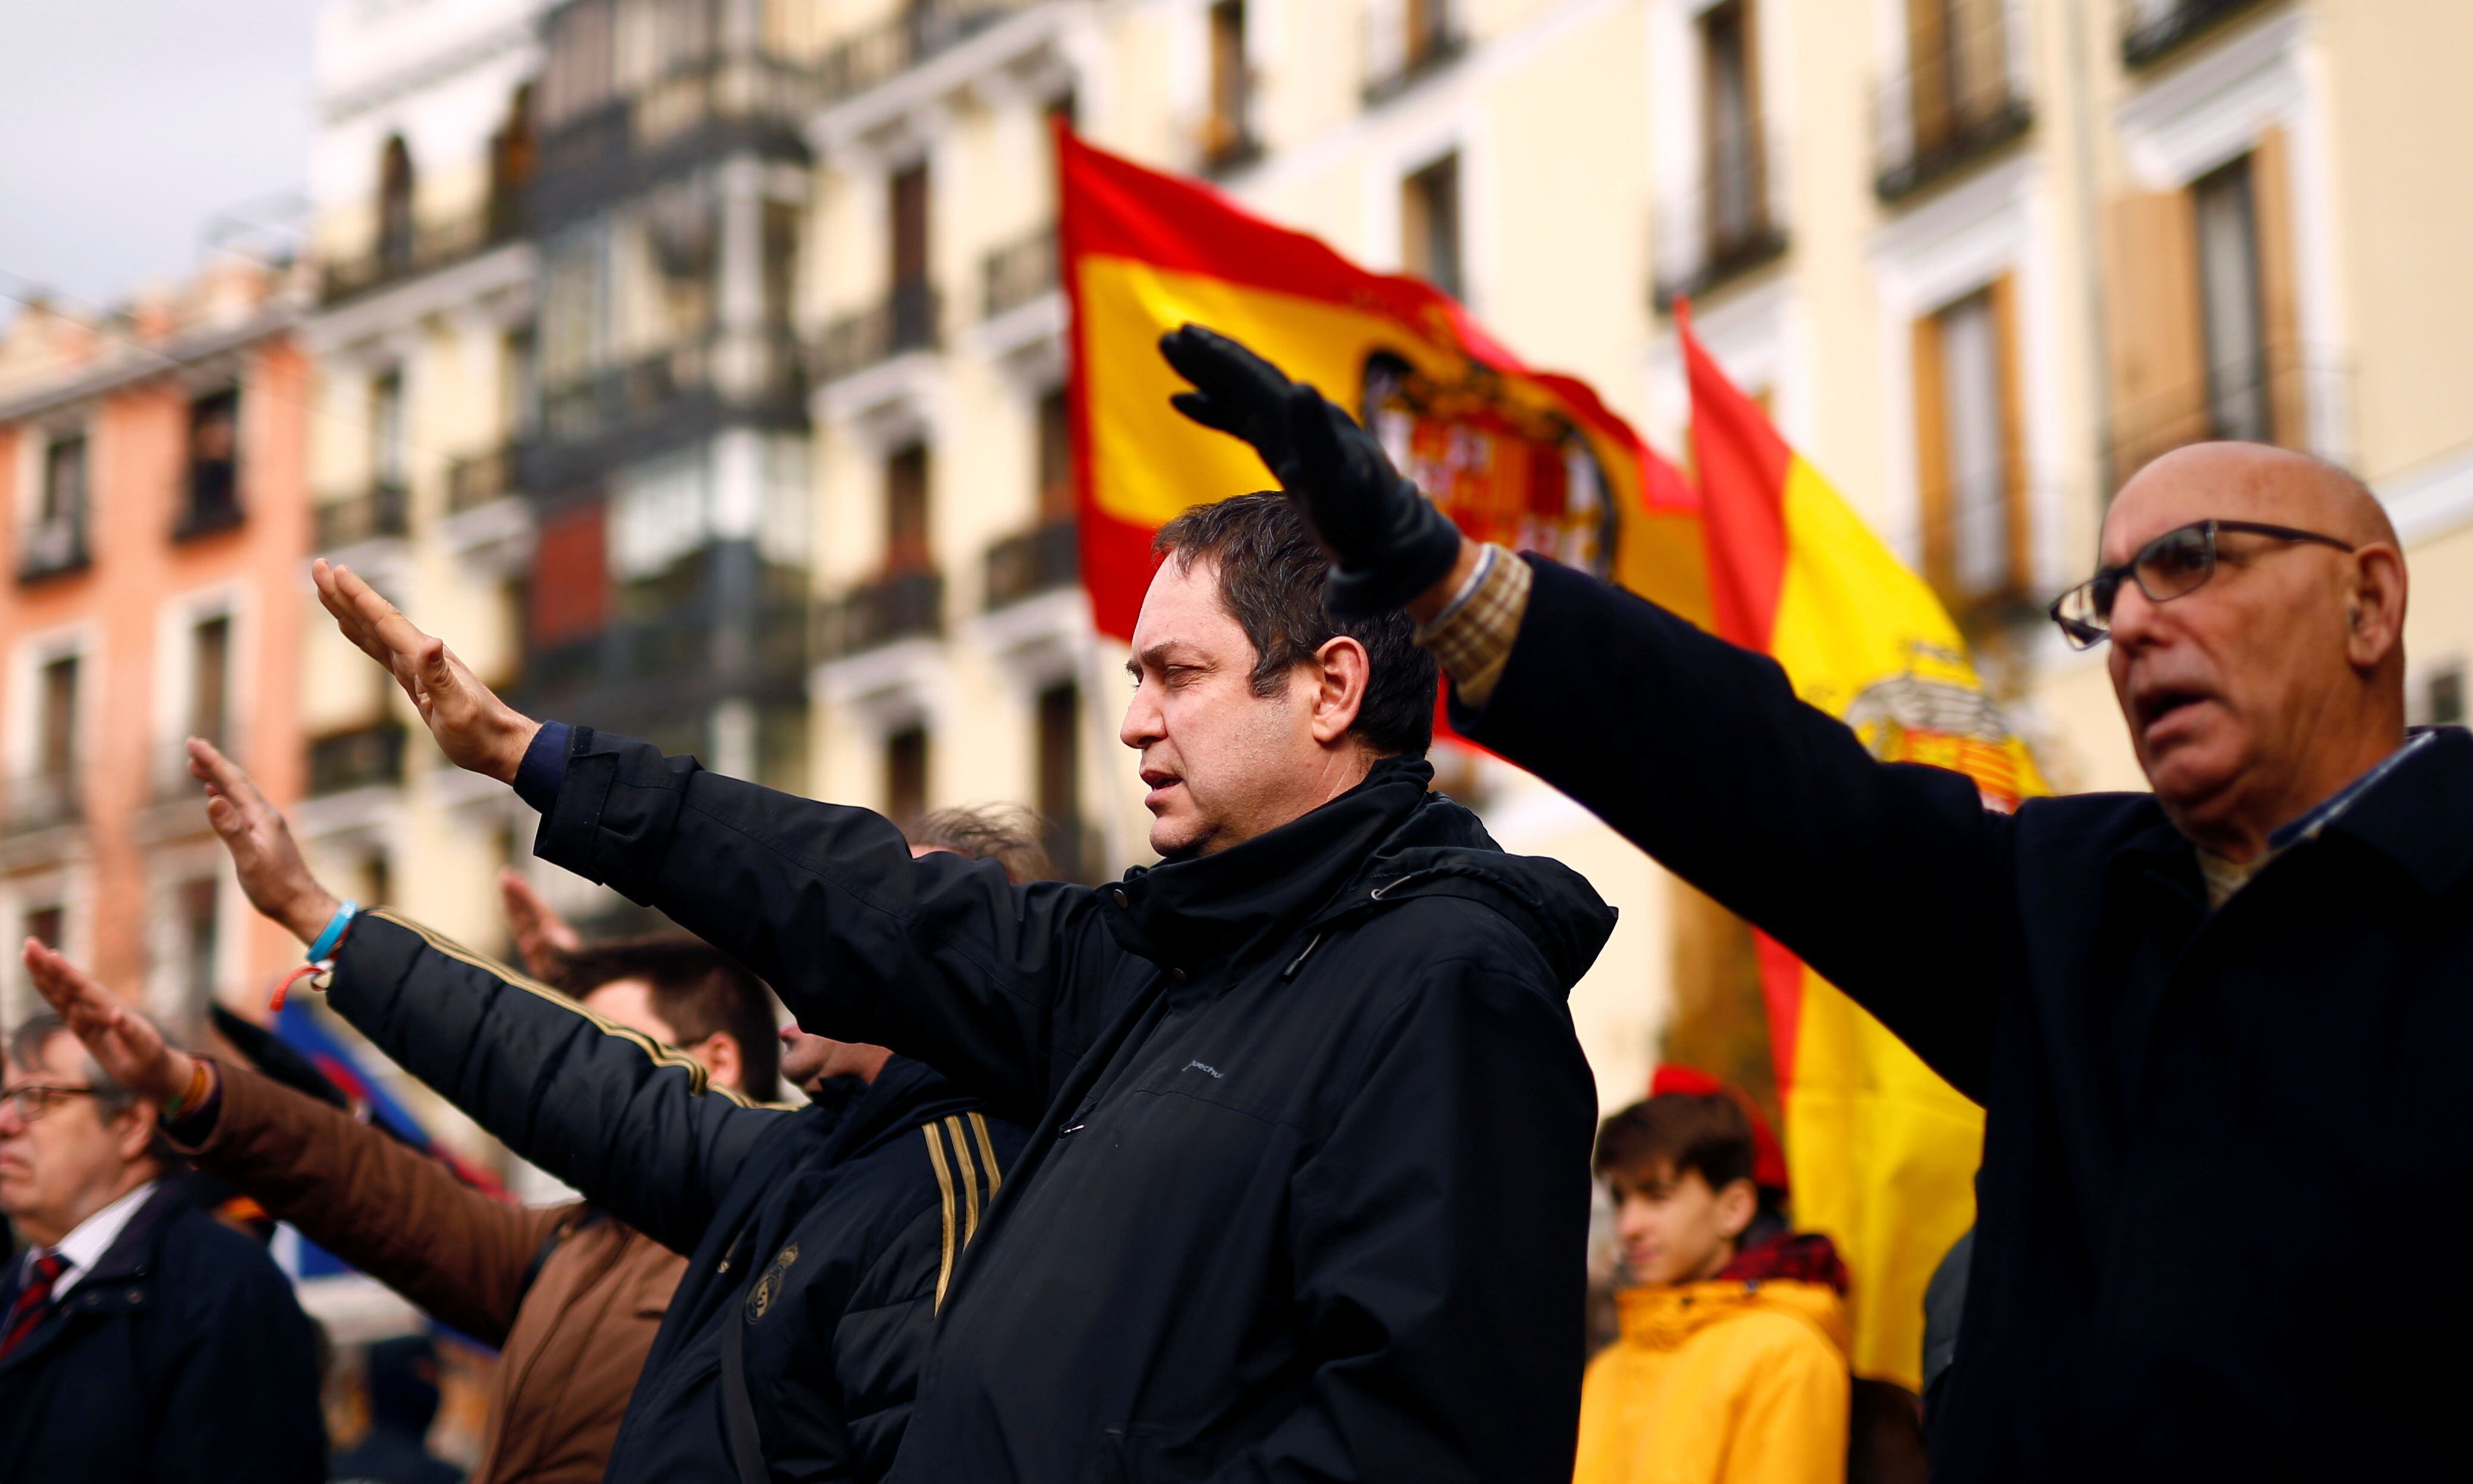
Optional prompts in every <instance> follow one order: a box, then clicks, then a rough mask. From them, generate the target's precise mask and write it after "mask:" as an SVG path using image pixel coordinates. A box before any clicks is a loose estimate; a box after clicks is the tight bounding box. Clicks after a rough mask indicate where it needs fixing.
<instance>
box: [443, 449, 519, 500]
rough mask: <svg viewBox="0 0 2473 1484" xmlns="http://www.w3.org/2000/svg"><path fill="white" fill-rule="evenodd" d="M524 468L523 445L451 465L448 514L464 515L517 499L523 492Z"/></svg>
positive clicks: (456, 461) (465, 458)
mask: <svg viewBox="0 0 2473 1484" xmlns="http://www.w3.org/2000/svg"><path fill="white" fill-rule="evenodd" d="M522 467H523V445H522V444H521V443H514V442H509V443H500V444H499V445H498V446H497V447H495V448H492V449H490V450H488V451H486V452H483V453H474V454H467V455H465V456H464V457H463V458H460V459H457V460H455V461H454V462H453V463H451V464H449V465H447V466H446V511H447V514H449V515H462V514H464V513H465V512H466V511H469V510H479V509H480V508H481V507H482V506H484V505H492V504H495V503H497V502H498V501H500V500H504V499H511V498H513V497H515V496H516V494H518V493H520V492H521V491H522V489H523V481H522V475H521V472H520V471H521V469H522Z"/></svg>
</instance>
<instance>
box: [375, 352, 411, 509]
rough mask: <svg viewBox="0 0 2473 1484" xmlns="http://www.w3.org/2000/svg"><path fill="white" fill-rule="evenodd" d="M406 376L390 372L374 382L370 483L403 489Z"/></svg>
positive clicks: (398, 372) (397, 372)
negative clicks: (404, 378) (404, 387)
mask: <svg viewBox="0 0 2473 1484" xmlns="http://www.w3.org/2000/svg"><path fill="white" fill-rule="evenodd" d="M403 434H404V428H403V373H402V372H400V371H388V372H387V373H386V374H385V375H383V376H380V377H378V378H377V379H375V380H373V381H372V382H371V383H370V481H371V483H372V484H374V485H379V486H383V487H386V488H389V489H396V490H400V489H402V488H403V469H404V436H403Z"/></svg>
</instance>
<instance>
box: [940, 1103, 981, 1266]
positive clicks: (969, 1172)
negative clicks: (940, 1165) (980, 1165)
mask: <svg viewBox="0 0 2473 1484" xmlns="http://www.w3.org/2000/svg"><path fill="white" fill-rule="evenodd" d="M945 1137H947V1138H949V1139H951V1140H952V1141H953V1162H954V1164H955V1166H956V1167H958V1168H959V1169H960V1170H961V1172H962V1206H963V1209H964V1210H965V1211H966V1212H967V1214H968V1219H966V1220H965V1221H964V1222H963V1223H962V1245H964V1246H965V1247H967V1246H969V1245H970V1242H971V1238H972V1237H974V1236H976V1235H978V1234H979V1172H978V1171H977V1170H976V1169H973V1168H972V1165H971V1141H970V1139H969V1138H967V1137H964V1136H963V1133H962V1120H961V1119H959V1118H952V1117H948V1118H947V1119H946V1120H945Z"/></svg>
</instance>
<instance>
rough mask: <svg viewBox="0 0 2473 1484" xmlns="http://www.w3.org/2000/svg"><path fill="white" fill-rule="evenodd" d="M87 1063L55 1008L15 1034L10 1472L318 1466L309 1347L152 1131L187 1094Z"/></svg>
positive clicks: (278, 1295) (8, 1183)
mask: <svg viewBox="0 0 2473 1484" xmlns="http://www.w3.org/2000/svg"><path fill="white" fill-rule="evenodd" d="M178 1105H179V1095H177V1094H176V1095H174V1096H173V1097H170V1098H167V1099H166V1100H164V1101H160V1102H158V1101H153V1100H149V1099H147V1098H145V1097H142V1096H140V1095H139V1094H138V1093H137V1092H136V1091H134V1090H133V1089H131V1088H130V1087H129V1086H128V1085H126V1084H124V1083H122V1082H120V1081H118V1080H116V1079H114V1078H113V1077H112V1076H111V1075H110V1074H109V1073H108V1071H106V1069H105V1068H103V1067H102V1066H99V1065H96V1064H95V1062H94V1060H93V1059H92V1058H90V1057H88V1056H87V1055H86V1054H85V1053H84V1051H83V1050H82V1049H81V1048H80V1047H79V1044H78V1038H77V1037H75V1036H73V1035H71V1034H70V1033H69V1029H68V1027H67V1026H66V1025H64V1024H63V1023H62V1022H61V1021H60V1018H59V1017H55V1016H51V1015H36V1016H35V1017H32V1018H30V1019H28V1020H27V1021H25V1022H24V1023H23V1024H21V1025H19V1026H18V1027H17V1028H16V1030H15V1031H14V1033H13V1034H12V1035H11V1036H10V1038H9V1044H8V1056H7V1070H6V1075H5V1081H0V1214H5V1215H7V1217H8V1218H9V1220H10V1222H11V1224H12V1225H13V1226H14V1227H15V1228H16V1229H17V1233H18V1235H19V1237H20V1238H21V1239H22V1241H23V1242H24V1244H25V1250H24V1251H23V1252H21V1253H20V1254H18V1255H17V1257H15V1258H13V1259H12V1261H11V1262H10V1264H9V1270H8V1271H7V1272H6V1273H5V1274H0V1479H6V1480H9V1481H11V1484H19V1481H23V1484H38V1481H41V1484H48V1481H51V1480H56V1479H57V1480H72V1479H74V1480H78V1481H80V1484H117V1481H121V1480H128V1481H131V1484H136V1481H140V1480H144V1481H150V1484H151V1481H156V1480H172V1479H179V1480H182V1481H189V1480H200V1481H216V1480H229V1481H233V1484H240V1481H247V1484H314V1481H317V1480H321V1479H324V1477H325V1476H326V1424H325V1419H324V1417H323V1416H322V1415H321V1413H320V1410H319V1404H318V1361H317V1353H316V1350H317V1346H316V1341H315V1339H314V1338H313V1337H312V1334H311V1331H310V1327H309V1319H308V1316H307V1315H305V1314H303V1313H301V1312H300V1304H298V1303H297V1302H295V1301H294V1299H293V1296H292V1285H291V1283H290V1282H289V1281H286V1280H285V1278H284V1276H283V1274H282V1271H281V1270H280V1269H278V1268H276V1265H275V1262H274V1259H272V1258H270V1257H268V1256H267V1255H266V1252H265V1250H264V1249H262V1248H261V1247H259V1246H258V1244H257V1243H256V1242H254V1241H252V1240H251V1239H250V1238H249V1237H247V1236H245V1235H243V1234H242V1233H238V1232H235V1231H233V1230H232V1229H231V1228H229V1227H227V1226H225V1225H223V1224H222V1223H221V1222H218V1221H217V1220H215V1218H214V1217H213V1216H211V1215H209V1214H208V1213H207V1212H205V1211H204V1210H201V1209H198V1208H197V1207H196V1206H195V1205H194V1204H192V1203H191V1202H189V1201H188V1200H187V1199H185V1198H184V1197H182V1196H181V1195H180V1192H178V1191H177V1190H176V1189H175V1188H174V1186H173V1183H172V1181H170V1180H169V1179H168V1178H167V1177H168V1176H169V1175H170V1174H171V1172H172V1170H173V1168H174V1166H175V1164H176V1162H177V1161H175V1160H174V1158H173V1157H172V1155H171V1154H170V1151H168V1150H167V1149H166V1148H165V1147H164V1146H163V1144H162V1141H161V1137H160V1136H159V1134H158V1132H157V1129H156V1123H157V1120H158V1118H159V1116H160V1111H161V1110H162V1109H163V1108H164V1107H166V1106H178Z"/></svg>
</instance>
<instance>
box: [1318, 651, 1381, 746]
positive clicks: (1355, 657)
mask: <svg viewBox="0 0 2473 1484" xmlns="http://www.w3.org/2000/svg"><path fill="white" fill-rule="evenodd" d="M1314 661H1315V665H1316V668H1315V669H1314V670H1313V671H1309V672H1308V674H1307V680H1308V682H1309V683H1311V684H1312V685H1313V686H1314V696H1313V735H1314V740H1315V741H1316V742H1319V743H1321V744H1323V745H1324V746H1326V747H1328V746H1330V745H1332V744H1333V743H1334V742H1337V741H1338V740H1339V739H1340V738H1342V737H1344V736H1346V735H1348V731H1349V729H1350V728H1352V727H1354V726H1356V725H1357V712H1359V711H1361V710H1363V709H1364V708H1365V687H1366V684H1367V682H1370V681H1371V680H1372V679H1373V675H1374V662H1373V660H1372V659H1371V658H1369V657H1368V656H1367V655H1366V653H1365V646H1364V645H1363V644H1362V643H1360V642H1359V641H1357V640H1356V639H1353V638H1351V637H1349V636H1348V635H1347V634H1339V635H1337V636H1336V637H1333V638H1329V639H1325V640H1324V641H1323V644H1322V648H1320V649H1317V650H1315V651H1314Z"/></svg>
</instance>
